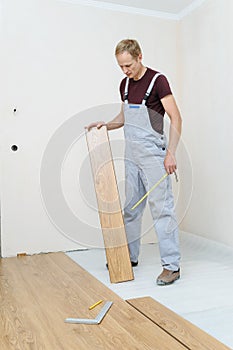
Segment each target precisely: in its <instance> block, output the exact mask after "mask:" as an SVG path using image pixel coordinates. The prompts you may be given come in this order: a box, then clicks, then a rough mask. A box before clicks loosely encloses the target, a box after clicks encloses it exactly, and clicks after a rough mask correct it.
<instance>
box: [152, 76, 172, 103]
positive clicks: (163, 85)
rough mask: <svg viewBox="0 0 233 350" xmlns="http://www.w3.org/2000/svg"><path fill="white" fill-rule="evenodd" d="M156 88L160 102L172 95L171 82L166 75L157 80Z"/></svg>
mask: <svg viewBox="0 0 233 350" xmlns="http://www.w3.org/2000/svg"><path fill="white" fill-rule="evenodd" d="M154 88H155V89H156V92H157V94H158V97H159V99H160V100H161V99H162V98H164V97H165V96H167V95H172V91H171V88H170V85H169V82H168V80H167V78H166V77H165V76H164V75H160V76H159V77H158V78H157V80H156V82H155V86H154Z"/></svg>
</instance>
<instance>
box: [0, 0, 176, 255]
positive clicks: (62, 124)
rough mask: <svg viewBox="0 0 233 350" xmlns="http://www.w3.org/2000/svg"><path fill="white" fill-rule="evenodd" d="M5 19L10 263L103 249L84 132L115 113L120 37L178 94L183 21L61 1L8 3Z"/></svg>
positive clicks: (5, 212)
mask: <svg viewBox="0 0 233 350" xmlns="http://www.w3.org/2000/svg"><path fill="white" fill-rule="evenodd" d="M2 21H3V26H2V28H3V40H2V53H3V54H2V55H1V59H2V63H3V64H2V65H1V66H2V67H4V71H3V72H2V75H1V83H2V85H3V88H4V89H3V91H2V94H1V96H3V97H4V99H3V102H2V103H1V106H0V108H1V130H2V132H1V202H2V207H1V216H2V222H1V226H2V255H3V256H12V255H15V254H17V253H19V252H26V253H28V254H32V253H38V252H42V251H43V252H46V251H57V250H69V249H75V248H78V247H82V246H84V247H85V246H102V238H101V231H100V226H99V221H98V216H97V211H96V204H95V196H94V193H93V188H92V182H91V181H92V180H91V177H90V172H89V170H88V161H87V157H88V156H87V150H86V144H85V137H84V134H83V130H84V126H85V125H86V124H87V123H89V122H90V121H91V120H95V119H110V118H111V117H112V116H113V115H111V114H113V113H114V112H115V107H116V105H115V107H113V106H110V107H109V105H106V104H111V103H118V102H119V92H118V86H119V82H120V80H121V78H122V73H121V72H120V69H119V68H118V67H117V65H116V62H115V58H114V47H115V45H116V43H117V42H118V41H119V40H121V39H122V38H125V37H134V38H137V39H138V40H139V42H141V43H142V45H143V51H144V54H145V60H144V63H145V64H146V65H149V66H152V67H155V68H157V69H159V70H161V71H163V72H164V73H165V74H167V75H168V76H169V78H170V81H171V84H172V86H173V88H174V91H176V90H177V89H176V81H177V76H176V73H177V71H176V64H177V57H176V38H177V36H176V30H177V23H176V22H175V21H167V20H162V19H156V18H153V17H146V16H140V15H133V14H126V13H118V12H111V11H109V10H104V9H99V8H93V7H88V6H81V5H75V4H70V3H65V2H62V1H55V0H21V1H18V0H2ZM6 72H7V74H6ZM99 105H104V107H103V106H102V107H101V106H100V107H98V108H97V107H95V106H99ZM15 107H16V108H17V112H16V113H13V109H14V108H15ZM109 108H110V109H109ZM112 137H113V138H121V137H122V135H121V133H119V134H114V135H113V136H112ZM14 144H16V145H18V151H16V152H13V151H12V150H11V146H12V145H14ZM121 166H122V164H120V167H121ZM80 168H82V169H84V170H83V171H82V172H81V174H82V175H81V176H82V181H81V183H82V184H83V186H82V188H81V189H80V188H79V183H80V181H79V180H80V179H79V180H78V178H79V177H80ZM83 174H84V175H83ZM85 187H86V188H85ZM42 195H43V198H45V200H46V203H45V204H44V202H43V200H42ZM88 196H89V197H88ZM64 198H65V199H64ZM87 199H88V201H90V203H87ZM92 204H93V206H94V208H92V209H90V208H89V207H90V205H92Z"/></svg>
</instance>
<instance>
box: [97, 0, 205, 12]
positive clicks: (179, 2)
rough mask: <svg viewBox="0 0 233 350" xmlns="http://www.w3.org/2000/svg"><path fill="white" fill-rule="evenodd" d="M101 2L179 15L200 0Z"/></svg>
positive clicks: (102, 0)
mask: <svg viewBox="0 0 233 350" xmlns="http://www.w3.org/2000/svg"><path fill="white" fill-rule="evenodd" d="M99 1H100V2H102V3H104V2H106V3H109V4H116V5H123V6H129V7H132V8H141V9H144V10H149V11H156V12H165V13H169V14H174V15H178V14H180V13H181V12H182V11H184V10H186V9H187V8H188V7H190V6H192V5H194V3H197V2H200V0H99Z"/></svg>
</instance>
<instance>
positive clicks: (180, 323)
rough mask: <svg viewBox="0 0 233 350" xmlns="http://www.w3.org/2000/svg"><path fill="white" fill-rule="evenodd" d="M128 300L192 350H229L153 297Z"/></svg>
mask: <svg viewBox="0 0 233 350" xmlns="http://www.w3.org/2000/svg"><path fill="white" fill-rule="evenodd" d="M127 302H128V303H129V304H130V305H132V306H133V307H135V309H136V310H138V311H140V312H141V313H142V314H143V315H145V316H146V317H148V318H149V319H150V320H151V321H153V322H154V323H155V324H156V325H158V326H159V327H161V328H162V329H164V330H165V331H166V332H168V333H169V334H170V335H171V336H173V337H174V338H175V339H177V340H178V341H180V342H181V343H182V344H183V345H185V346H186V347H187V348H188V349H190V350H194V349H195V350H227V349H228V350H229V349H230V348H228V347H227V346H226V345H224V344H222V343H221V342H219V341H218V340H217V339H215V338H214V337H212V336H211V335H209V334H208V333H206V332H204V331H203V330H201V329H200V328H198V327H197V326H195V325H194V324H192V323H191V322H189V321H187V320H185V319H184V318H183V317H181V316H179V315H177V314H176V313H175V312H173V311H171V310H170V309H168V308H167V307H165V306H164V305H162V304H160V303H159V302H157V301H156V300H154V299H153V298H151V297H143V298H135V299H129V300H127Z"/></svg>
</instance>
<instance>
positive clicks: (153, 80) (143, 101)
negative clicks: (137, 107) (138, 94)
mask: <svg viewBox="0 0 233 350" xmlns="http://www.w3.org/2000/svg"><path fill="white" fill-rule="evenodd" d="M160 75H162V74H161V73H156V74H155V75H154V76H153V78H152V80H151V82H150V85H149V87H148V89H147V91H146V93H145V96H144V97H143V100H142V104H143V105H145V104H146V101H147V99H148V97H149V95H150V93H151V90H152V89H153V86H154V84H155V81H156V79H157V78H158V77H159V76H160Z"/></svg>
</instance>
